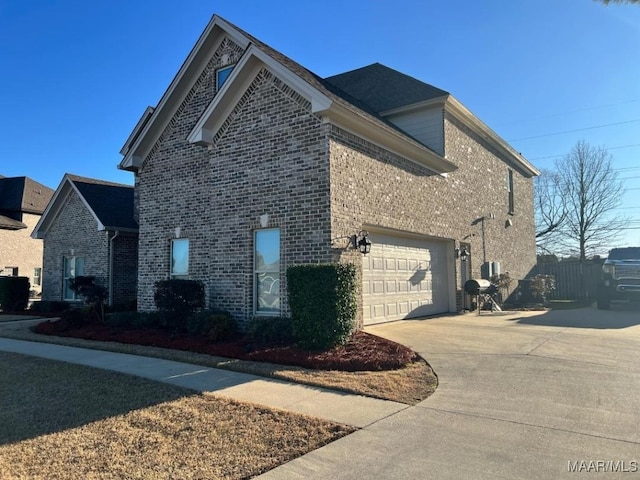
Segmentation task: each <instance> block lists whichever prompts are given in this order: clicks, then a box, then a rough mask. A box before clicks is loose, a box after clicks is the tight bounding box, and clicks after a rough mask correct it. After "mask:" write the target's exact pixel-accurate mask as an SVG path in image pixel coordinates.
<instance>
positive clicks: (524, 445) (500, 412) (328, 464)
mask: <svg viewBox="0 0 640 480" xmlns="http://www.w3.org/2000/svg"><path fill="white" fill-rule="evenodd" d="M367 331H369V332H371V333H374V334H376V335H380V336H383V337H387V338H390V339H392V340H395V341H397V342H399V343H403V344H405V345H408V346H410V347H412V348H413V349H414V350H416V351H417V352H419V353H420V354H421V355H422V356H423V357H424V358H425V359H427V360H428V361H429V362H430V364H431V366H432V367H433V369H434V370H435V372H436V374H437V375H438V378H439V387H438V389H437V390H436V393H435V394H434V395H433V396H432V397H430V398H428V399H427V400H425V401H423V402H421V403H420V404H418V405H417V406H415V407H412V408H408V409H406V410H403V411H401V412H398V413H396V414H394V415H391V416H389V417H387V418H384V419H381V420H380V421H378V422H376V423H374V424H372V425H370V426H368V427H366V428H364V429H362V430H360V431H358V432H356V433H354V434H352V435H349V436H347V437H345V438H343V439H340V440H338V441H337V442H334V443H332V444H330V445H327V446H326V447H323V448H321V449H319V450H316V451H314V452H311V453H310V454H308V455H305V456H304V457H301V458H299V459H297V460H294V461H292V462H290V463H288V464H285V465H283V466H281V467H279V468H277V469H275V470H272V471H271V472H268V473H267V474H265V475H263V476H262V477H261V478H274V479H275V478H278V479H287V478H334V479H348V478H358V477H363V476H364V477H366V478H385V479H405V478H406V479H416V478H436V479H448V478H451V479H465V478H469V479H497V478H498V479H501V478H504V479H514V478H530V479H558V478H593V477H594V474H595V476H596V477H602V478H607V479H611V478H634V477H638V478H640V310H639V309H638V308H633V307H630V306H627V305H621V306H618V307H616V308H613V309H612V310H611V311H608V312H603V311H598V310H596V309H594V308H583V309H577V310H563V311H550V312H510V313H507V314H499V315H498V314H483V315H480V316H478V315H477V314H475V313H473V314H465V315H458V316H446V317H437V318H428V319H422V320H411V321H403V322H396V323H390V324H384V325H377V326H375V327H370V328H368V329H367ZM598 474H600V475H598Z"/></svg>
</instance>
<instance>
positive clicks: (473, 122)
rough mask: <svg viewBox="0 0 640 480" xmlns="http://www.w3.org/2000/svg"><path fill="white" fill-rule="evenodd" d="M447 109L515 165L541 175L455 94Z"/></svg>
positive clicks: (530, 172) (448, 102)
mask: <svg viewBox="0 0 640 480" xmlns="http://www.w3.org/2000/svg"><path fill="white" fill-rule="evenodd" d="M445 110H446V111H447V112H449V113H451V114H453V116H455V117H456V118H457V119H458V120H460V121H462V122H463V123H464V124H465V125H467V126H468V127H469V128H471V130H473V131H474V132H475V133H477V134H478V135H480V136H481V137H483V138H485V139H486V140H488V141H489V142H490V143H491V144H492V145H493V146H495V147H496V149H497V150H499V151H500V152H502V153H503V154H504V155H505V156H506V157H507V158H509V159H510V160H511V161H512V162H513V163H514V164H515V165H518V166H519V167H520V168H522V169H523V170H524V171H525V172H527V173H528V174H529V175H531V176H532V177H537V176H539V175H540V171H539V170H538V169H537V168H536V167H534V166H533V164H531V163H530V162H529V161H528V160H527V159H526V158H524V156H522V154H520V153H518V152H516V151H515V150H514V149H513V147H512V146H511V145H509V144H508V143H507V142H506V141H504V140H503V139H502V137H500V135H498V134H497V133H496V132H494V131H493V130H492V129H491V128H489V126H488V125H487V124H486V123H484V122H483V121H482V120H480V119H479V118H478V117H476V116H475V115H474V114H473V113H471V111H470V110H469V109H468V108H467V107H465V106H464V105H463V104H462V103H460V102H459V101H458V100H456V99H455V98H454V97H453V96H449V98H447V101H446V103H445ZM445 148H446V147H445Z"/></svg>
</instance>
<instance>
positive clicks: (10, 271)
mask: <svg viewBox="0 0 640 480" xmlns="http://www.w3.org/2000/svg"><path fill="white" fill-rule="evenodd" d="M0 273H1V274H2V276H3V277H17V276H18V267H4V268H3V269H1V270H0Z"/></svg>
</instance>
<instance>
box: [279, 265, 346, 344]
mask: <svg viewBox="0 0 640 480" xmlns="http://www.w3.org/2000/svg"><path fill="white" fill-rule="evenodd" d="M287 285H288V293H289V307H290V309H291V322H292V326H293V333H294V335H295V338H296V340H297V341H298V343H299V344H300V346H302V347H303V348H307V349H310V350H326V349H328V348H331V347H333V346H336V345H339V344H345V343H346V342H347V341H348V339H349V337H350V336H351V334H352V333H353V331H354V329H355V320H356V310H357V300H356V289H357V283H356V268H355V266H354V265H346V264H317V265H294V266H291V267H289V268H288V269H287Z"/></svg>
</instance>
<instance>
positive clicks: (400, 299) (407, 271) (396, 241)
mask: <svg viewBox="0 0 640 480" xmlns="http://www.w3.org/2000/svg"><path fill="white" fill-rule="evenodd" d="M371 237H372V242H373V245H374V246H373V249H375V255H367V256H366V257H368V258H366V257H364V258H363V307H364V308H363V311H364V323H365V324H371V323H378V322H383V321H391V320H399V319H402V318H411V317H416V316H425V315H433V314H436V313H441V312H446V311H448V309H449V299H448V295H449V293H448V290H447V289H448V280H447V257H446V251H447V250H446V245H447V243H446V242H442V241H435V240H434V241H424V240H418V239H407V238H401V237H392V236H382V235H377V236H373V235H372V236H371ZM372 254H373V252H372Z"/></svg>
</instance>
